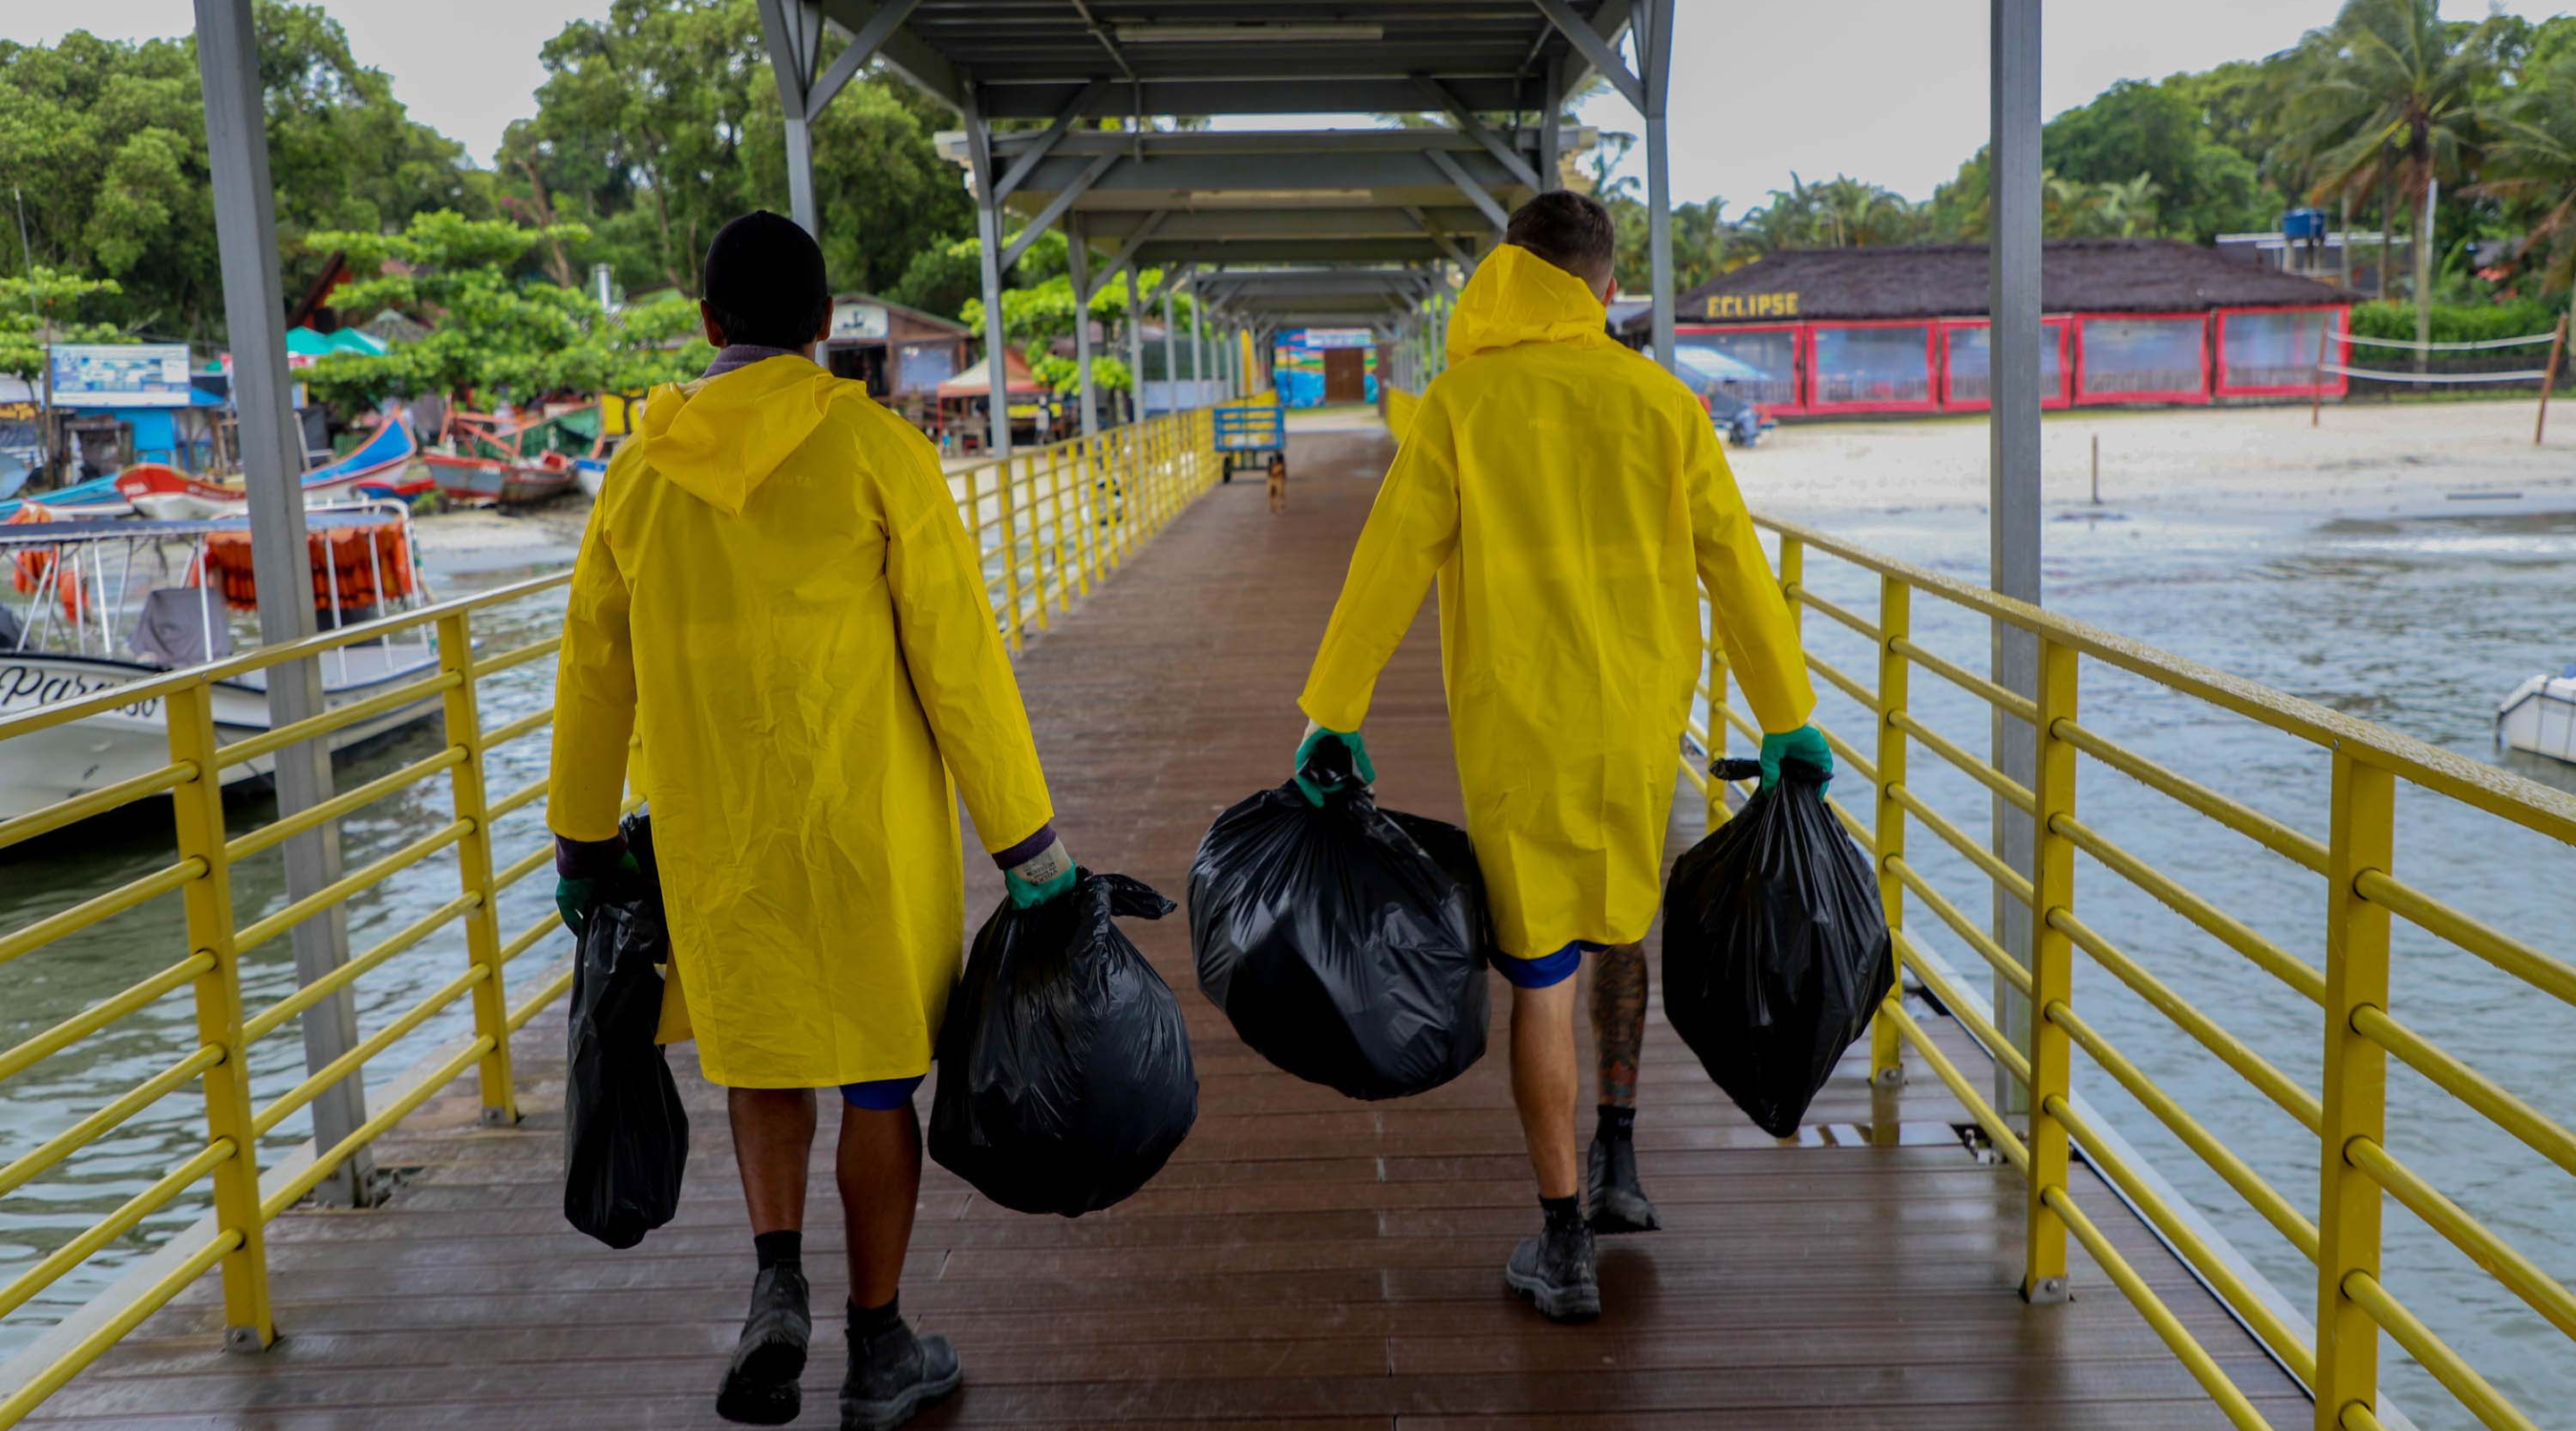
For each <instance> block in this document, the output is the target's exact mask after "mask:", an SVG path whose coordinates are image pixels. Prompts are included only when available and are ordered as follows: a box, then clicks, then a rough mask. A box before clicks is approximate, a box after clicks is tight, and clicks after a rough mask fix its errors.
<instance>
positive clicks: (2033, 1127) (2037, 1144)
mask: <svg viewBox="0 0 2576 1431" xmlns="http://www.w3.org/2000/svg"><path fill="white" fill-rule="evenodd" d="M2079 670H2080V657H2079V655H2078V653H2077V651H2076V649H2075V648H2074V647H2072V646H2069V645H2066V644H2064V643H2062V642H2057V641H2051V640H2048V639H2046V638H2045V637H2043V638H2041V640H2040V642H2039V701H2038V703H2039V727H2038V730H2037V732H2036V739H2037V742H2038V751H2037V759H2036V761H2035V762H2034V764H2033V767H2032V768H2033V769H2034V770H2035V771H2036V772H2037V774H2038V780H2037V783H2035V784H2034V785H2033V786H2032V788H2031V803H2032V804H2033V806H2034V807H2035V809H2034V811H2033V814H2032V818H2031V824H2032V831H2031V837H2032V848H2033V849H2034V850H2035V851H2036V852H2037V860H2036V862H2035V863H2034V865H2033V870H2034V872H2035V874H2036V875H2037V878H2035V879H2034V880H2033V881H2032V890H2033V892H2034V894H2035V896H2036V898H2035V899H2034V900H2033V901H2032V904H2033V908H2032V910H2031V946H2030V952H2031V960H2030V982H2031V993H2030V1006H2031V1024H2030V1211H2029V1215H2028V1216H2027V1217H2026V1218H2025V1219H2024V1220H2023V1225H2022V1227H2023V1234H2024V1239H2025V1241H2024V1257H2023V1271H2022V1283H2021V1290H2022V1295H2023V1296H2024V1297H2025V1298H2027V1299H2029V1300H2030V1301H2033V1302H2063V1301H2065V1300H2067V1286H2066V1221H2065V1219H2063V1218H2061V1217H2059V1216H2058V1215H2057V1213H2056V1211H2055V1210H2054V1209H2052V1208H2050V1207H2049V1206H2048V1205H2047V1204H2046V1202H2045V1201H2044V1198H2045V1196H2046V1195H2047V1193H2048V1191H2049V1190H2050V1189H2052V1188H2057V1189H2063V1188H2064V1187H2065V1186H2066V1164H2067V1140H2066V1125H2065V1123H2063V1122H2062V1121H2060V1120H2059V1117H2058V1110H2059V1109H2061V1108H2063V1107H2064V1106H2065V1105H2066V1099H2067V1096H2068V1091H2069V1089H2070V1088H2071V1087H2072V1086H2073V1080H2074V1068H2073V1060H2074V1048H2073V1045H2072V1043H2071V1042H2070V1041H2069V1040H2068V1038H2067V1036H2066V1030H2065V1029H2064V1028H2062V1027H2060V1026H2059V1025H2058V1023H2057V1021H2056V1020H2055V1019H2054V1018H2053V1017H2052V1016H2051V1013H2050V1011H2051V1010H2052V1009H2056V1008H2066V1007H2071V1005H2072V1003H2073V1000H2074V997H2075V987H2074V985H2075V946H2074V943H2073V941H2071V940H2069V939H2068V938H2067V937H2066V934H2065V931H2063V930H2061V929H2059V928H2057V927H2056V925H2054V924H2053V923H2051V922H2050V918H2049V916H2050V915H2052V914H2053V913H2055V912H2057V911H2059V910H2064V911H2066V912H2067V913H2069V914H2072V913H2073V912H2074V908H2075V843H2074V842H2073V841H2072V840H2069V839H2068V838H2066V836H2065V835H2064V834H2063V833H2061V832H2059V830H2058V829H2057V822H2058V820H2059V818H2060V817H2064V818H2066V819H2073V818H2074V816H2075V747H2074V746H2072V745H2070V744H2068V743H2067V741H2066V740H2065V738H2064V737H2063V736H2060V735H2059V734H2058V733H2057V726H2058V723H2059V722H2061V721H2072V720H2074V719H2075V690H2076V681H2077V677H2078V672H2079Z"/></svg>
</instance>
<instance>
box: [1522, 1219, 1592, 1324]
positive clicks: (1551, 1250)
mask: <svg viewBox="0 0 2576 1431" xmlns="http://www.w3.org/2000/svg"><path fill="white" fill-rule="evenodd" d="M1503 1281H1504V1282H1505V1283H1506V1284H1507V1285H1509V1286H1510V1287H1511V1289H1512V1290H1513V1291H1515V1292H1518V1293H1520V1294H1521V1295H1522V1296H1524V1297H1527V1298H1529V1299H1530V1302H1531V1303H1532V1305H1534V1306H1536V1307H1537V1308H1538V1310H1539V1314H1540V1315H1541V1316H1544V1317H1546V1318H1547V1319H1548V1320H1549V1321H1551V1322H1588V1321H1590V1320H1592V1319H1593V1318H1594V1317H1597V1316H1600V1315H1601V1277H1600V1274H1599V1272H1597V1271H1596V1270H1595V1269H1594V1267H1593V1262H1592V1229H1591V1228H1588V1227H1585V1226H1584V1225H1582V1224H1581V1223H1576V1224H1575V1225H1574V1226H1572V1227H1568V1228H1550V1229H1549V1230H1547V1231H1545V1232H1542V1233H1540V1234H1539V1235H1538V1236H1536V1237H1530V1238H1524V1239H1522V1241H1521V1245H1520V1246H1519V1247H1518V1248H1515V1249H1514V1250H1513V1252H1512V1260H1511V1261H1510V1262H1509V1263H1508V1264H1506V1265H1505V1266H1504V1268H1503Z"/></svg>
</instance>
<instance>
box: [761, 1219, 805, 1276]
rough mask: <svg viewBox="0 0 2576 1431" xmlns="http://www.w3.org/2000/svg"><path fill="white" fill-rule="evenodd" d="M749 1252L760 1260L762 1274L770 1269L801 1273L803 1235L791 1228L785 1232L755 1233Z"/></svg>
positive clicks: (803, 1252) (803, 1253) (803, 1254)
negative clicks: (795, 1269)
mask: <svg viewBox="0 0 2576 1431" xmlns="http://www.w3.org/2000/svg"><path fill="white" fill-rule="evenodd" d="M751 1252H752V1255H753V1256H755V1257H757V1258H759V1259H760V1270H761V1271H763V1272H766V1271H768V1270H769V1269H770V1268H772V1267H793V1268H797V1269H798V1270H800V1271H801V1270H803V1267H804V1261H805V1234H804V1233H802V1232H799V1231H797V1230H796V1229H794V1228H792V1227H791V1228H789V1229H788V1230H787V1231H785V1232H762V1233H755V1234H753V1236H752V1239H751Z"/></svg>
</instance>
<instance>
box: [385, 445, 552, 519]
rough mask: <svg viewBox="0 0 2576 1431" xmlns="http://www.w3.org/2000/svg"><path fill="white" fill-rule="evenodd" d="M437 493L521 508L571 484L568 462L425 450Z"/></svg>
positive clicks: (461, 501) (476, 502)
mask: <svg viewBox="0 0 2576 1431" xmlns="http://www.w3.org/2000/svg"><path fill="white" fill-rule="evenodd" d="M420 460H421V461H422V462H424V463H426V464H428V467H429V470H430V475H431V478H432V480H434V481H435V482H437V484H438V492H439V495H440V496H442V497H445V498H446V499H447V500H449V501H451V502H455V503H458V504H460V505H463V506H503V507H523V506H529V505H532V504H534V503H538V502H545V501H551V500H553V499H554V498H556V497H560V496H562V495H563V494H564V493H566V492H568V491H571V490H572V487H573V470H572V468H571V466H570V465H569V464H565V465H562V466H540V465H537V464H533V463H525V462H505V461H502V460H500V459H499V458H493V457H460V456H452V455H450V454H447V453H444V452H425V453H422V454H421V458H420Z"/></svg>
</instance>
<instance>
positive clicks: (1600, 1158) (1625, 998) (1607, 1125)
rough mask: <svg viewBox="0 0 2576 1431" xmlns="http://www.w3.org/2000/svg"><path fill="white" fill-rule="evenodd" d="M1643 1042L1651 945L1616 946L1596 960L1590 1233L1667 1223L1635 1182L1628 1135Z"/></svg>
mask: <svg viewBox="0 0 2576 1431" xmlns="http://www.w3.org/2000/svg"><path fill="white" fill-rule="evenodd" d="M1645 1043H1646V946H1645V945H1644V944H1642V943H1640V944H1613V945H1611V946H1609V947H1608V948H1606V949H1603V950H1602V951H1601V952H1600V953H1599V954H1597V955H1595V956H1594V957H1593V962H1592V1045H1593V1053H1594V1057H1595V1059H1596V1061H1597V1063H1598V1065H1599V1070H1598V1071H1599V1076H1600V1080H1601V1105H1600V1109H1601V1122H1600V1126H1599V1128H1598V1130H1597V1131H1595V1132H1594V1134H1593V1135H1592V1151H1591V1154H1590V1156H1589V1157H1588V1158H1587V1159H1586V1174H1587V1176H1586V1182H1587V1183H1588V1185H1589V1187H1588V1190H1589V1191H1590V1193H1591V1195H1592V1198H1591V1200H1592V1230H1593V1231H1595V1232H1601V1233H1613V1232H1652V1231H1654V1230H1655V1229H1656V1228H1658V1227H1660V1226H1662V1225H1663V1224H1662V1221H1661V1219H1659V1218H1658V1217H1657V1216H1656V1215H1655V1205H1654V1204H1653V1203H1651V1202H1649V1201H1647V1200H1646V1193H1645V1189H1644V1188H1642V1187H1641V1186H1639V1185H1638V1182H1637V1151H1636V1145H1635V1143H1634V1141H1633V1140H1632V1139H1631V1137H1630V1134H1631V1131H1632V1130H1633V1127H1634V1125H1635V1121H1636V1114H1637V1059H1638V1055H1639V1054H1640V1053H1641V1052H1642V1051H1643V1050H1644V1048H1645Z"/></svg>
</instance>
